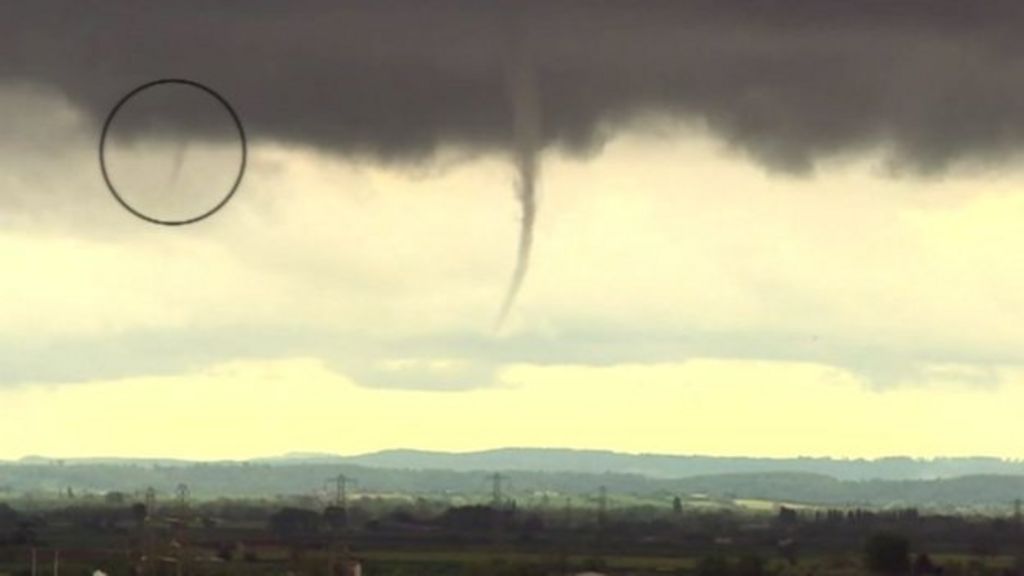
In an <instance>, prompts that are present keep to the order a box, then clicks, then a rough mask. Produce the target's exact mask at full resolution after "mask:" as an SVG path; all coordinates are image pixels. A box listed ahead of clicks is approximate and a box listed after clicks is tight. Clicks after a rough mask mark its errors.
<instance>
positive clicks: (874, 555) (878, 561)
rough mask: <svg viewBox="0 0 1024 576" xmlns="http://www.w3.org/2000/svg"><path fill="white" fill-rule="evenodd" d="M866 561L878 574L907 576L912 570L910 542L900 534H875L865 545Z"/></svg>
mask: <svg viewBox="0 0 1024 576" xmlns="http://www.w3.org/2000/svg"><path fill="white" fill-rule="evenodd" d="M864 560H865V564H866V565H867V568H868V570H870V571H872V572H875V573H877V574H905V573H907V572H908V571H909V569H910V542H909V541H908V540H907V539H906V537H904V536H901V535H899V534H893V533H878V534H874V535H873V536H871V537H870V538H868V541H867V543H866V544H865V545H864Z"/></svg>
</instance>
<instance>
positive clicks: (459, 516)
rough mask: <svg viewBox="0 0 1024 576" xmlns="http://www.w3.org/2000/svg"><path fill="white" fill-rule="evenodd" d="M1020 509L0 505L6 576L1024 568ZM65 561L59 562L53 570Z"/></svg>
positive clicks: (984, 572)
mask: <svg viewBox="0 0 1024 576" xmlns="http://www.w3.org/2000/svg"><path fill="white" fill-rule="evenodd" d="M1022 542H1024V533H1022V528H1021V520H1020V516H1019V514H1018V515H1013V514H1010V515H1003V516H991V515H989V516H982V515H954V514H926V513H921V512H919V511H918V510H916V509H913V508H902V509H892V510H866V509H858V508H825V507H821V508H813V507H807V508H800V509H797V508H794V507H788V506H778V505H776V506H769V507H764V508H763V509H760V510H753V509H747V510H743V509H725V508H700V507H696V506H692V505H688V504H686V503H684V501H683V500H682V499H680V498H678V497H673V498H670V499H669V500H668V501H667V502H666V503H665V505H664V506H650V505H629V504H627V503H624V502H622V501H616V500H614V499H610V498H608V497H607V494H602V495H601V497H600V498H599V499H597V500H596V501H590V500H581V499H576V501H574V500H572V499H565V498H563V499H557V500H556V499H551V498H548V499H547V500H546V501H545V500H540V501H536V502H535V503H531V504H529V505H526V504H523V503H521V502H520V501H517V500H515V499H511V498H508V497H505V496H502V495H501V494H498V493H496V494H495V495H494V498H493V499H492V500H491V501H490V502H489V503H487V504H481V503H476V504H464V505H454V504H452V503H451V502H446V501H441V500H432V499H428V498H414V497H398V496H393V497H384V496H375V497H368V496H357V497H354V498H348V497H347V495H345V494H341V493H338V494H336V495H335V500H334V501H333V502H330V503H328V504H327V505H319V504H317V502H316V501H315V500H313V499H310V498H306V497H292V498H278V499H273V500H237V499H236V500H228V499H216V500H192V499H191V498H190V496H189V494H188V491H187V489H186V488H185V487H184V486H182V487H181V489H180V490H179V491H178V493H177V495H176V496H175V497H169V498H166V499H163V500H159V501H158V500H157V499H156V498H155V494H154V492H152V491H150V492H149V493H148V494H143V497H142V498H139V499H136V498H135V497H134V496H129V495H127V494H124V493H120V492H110V493H107V494H105V495H102V496H101V495H91V496H81V495H77V496H76V495H73V494H64V495H63V496H62V498H61V499H47V500H38V499H34V498H15V499H10V500H9V501H8V502H7V503H3V504H0V574H32V570H33V557H34V559H35V560H34V562H35V571H36V572H35V573H36V574H54V573H55V572H59V573H62V574H72V575H79V574H93V572H94V571H95V570H97V569H99V570H102V571H103V572H104V573H106V574H138V573H144V574H210V575H214V574H286V573H289V572H290V573H294V574H358V573H361V574H365V575H367V576H377V575H427V576H429V575H454V576H460V575H485V574H488V575H499V576H500V575H523V576H527V575H538V576H539V575H549V574H550V575H556V574H576V573H580V572H584V571H596V572H600V573H605V574H636V575H646V574H650V575H653V574H688V575H693V576H774V575H777V576H789V575H793V576H795V575H801V576H817V575H846V574H870V573H873V574H881V575H896V574H915V575H921V576H924V575H933V574H934V575H938V574H942V575H944V576H1002V575H1010V574H1020V573H1021V572H1020V570H1019V569H1020V567H1021V565H1020V563H1019V561H1018V557H1019V554H1020V552H1021V551H1022ZM55 564H56V566H55Z"/></svg>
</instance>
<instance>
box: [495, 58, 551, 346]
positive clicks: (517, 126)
mask: <svg viewBox="0 0 1024 576" xmlns="http://www.w3.org/2000/svg"><path fill="white" fill-rule="evenodd" d="M508 72H509V73H508V86H509V95H510V97H511V100H512V120H513V132H514V134H513V135H514V154H515V161H516V170H517V173H518V174H517V180H518V181H517V182H516V185H517V187H518V190H517V197H518V199H519V204H520V208H521V217H520V227H519V245H518V248H517V250H516V265H515V269H514V270H513V271H512V278H511V280H510V281H509V284H508V288H507V289H506V291H505V298H504V300H503V301H502V303H501V310H500V311H499V312H498V318H497V320H496V321H495V326H494V329H495V331H500V330H501V328H502V327H503V326H504V324H505V321H506V320H507V318H508V314H509V311H511V309H512V306H513V305H514V304H515V302H516V298H517V297H518V296H519V292H520V290H521V289H522V287H523V281H524V280H525V279H526V274H527V273H528V272H529V269H530V254H531V252H532V250H533V231H534V224H535V222H536V218H537V176H538V172H539V170H540V147H541V133H540V131H541V111H540V101H539V98H538V95H537V79H536V75H535V73H534V69H533V64H532V61H531V58H530V54H529V52H528V51H527V50H526V49H525V48H521V49H519V50H515V51H514V53H513V56H512V58H511V62H510V65H509V67H508Z"/></svg>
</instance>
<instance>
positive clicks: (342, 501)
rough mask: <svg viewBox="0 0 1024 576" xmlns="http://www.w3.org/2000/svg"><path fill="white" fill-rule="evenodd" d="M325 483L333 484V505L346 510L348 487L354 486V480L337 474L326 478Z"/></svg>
mask: <svg viewBox="0 0 1024 576" xmlns="http://www.w3.org/2000/svg"><path fill="white" fill-rule="evenodd" d="M327 482H329V483H331V484H334V505H335V506H337V507H339V508H341V509H342V510H348V486H349V484H355V483H356V481H355V479H354V478H350V477H348V476H345V475H344V474H338V475H337V476H332V477H330V478H328V479H327Z"/></svg>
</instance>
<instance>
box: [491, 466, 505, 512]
mask: <svg viewBox="0 0 1024 576" xmlns="http://www.w3.org/2000/svg"><path fill="white" fill-rule="evenodd" d="M488 478H490V480H491V505H492V506H494V509H495V510H498V509H501V508H502V507H503V506H504V503H505V495H504V494H503V493H502V490H501V488H502V486H501V483H502V482H503V481H505V480H507V479H508V477H507V476H505V475H503V474H501V473H499V472H495V473H494V474H491V475H490V476H488Z"/></svg>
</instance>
